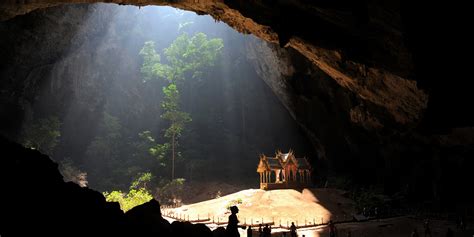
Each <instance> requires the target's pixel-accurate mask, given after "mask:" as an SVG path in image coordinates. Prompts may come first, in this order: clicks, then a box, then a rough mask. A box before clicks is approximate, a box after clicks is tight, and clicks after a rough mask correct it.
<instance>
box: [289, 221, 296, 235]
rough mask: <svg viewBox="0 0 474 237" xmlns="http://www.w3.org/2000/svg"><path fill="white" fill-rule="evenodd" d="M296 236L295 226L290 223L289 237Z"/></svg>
mask: <svg viewBox="0 0 474 237" xmlns="http://www.w3.org/2000/svg"><path fill="white" fill-rule="evenodd" d="M296 236H297V234H296V226H295V223H294V222H291V226H290V237H296Z"/></svg>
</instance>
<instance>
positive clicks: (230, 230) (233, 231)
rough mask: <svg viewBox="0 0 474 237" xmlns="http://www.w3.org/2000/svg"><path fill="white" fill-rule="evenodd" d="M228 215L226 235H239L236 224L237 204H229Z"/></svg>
mask: <svg viewBox="0 0 474 237" xmlns="http://www.w3.org/2000/svg"><path fill="white" fill-rule="evenodd" d="M230 212H231V214H230V216H229V222H228V223H227V229H226V231H227V236H229V237H240V234H239V230H238V229H237V228H238V225H239V219H237V213H239V208H238V207H237V206H231V207H230Z"/></svg>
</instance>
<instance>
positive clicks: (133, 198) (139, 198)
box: [103, 188, 153, 212]
mask: <svg viewBox="0 0 474 237" xmlns="http://www.w3.org/2000/svg"><path fill="white" fill-rule="evenodd" d="M103 195H104V196H105V200H106V201H107V202H118V203H119V204H120V209H122V211H124V212H127V211H128V210H130V209H132V208H134V207H136V206H138V205H141V204H143V203H146V202H148V201H150V200H151V199H153V197H152V196H151V194H150V193H149V192H148V191H147V190H146V189H144V188H140V189H130V191H129V192H128V193H123V192H122V191H112V192H111V193H108V192H104V193H103Z"/></svg>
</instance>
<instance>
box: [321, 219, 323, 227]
mask: <svg viewBox="0 0 474 237" xmlns="http://www.w3.org/2000/svg"><path fill="white" fill-rule="evenodd" d="M322 224H323V218H322V217H321V225H322Z"/></svg>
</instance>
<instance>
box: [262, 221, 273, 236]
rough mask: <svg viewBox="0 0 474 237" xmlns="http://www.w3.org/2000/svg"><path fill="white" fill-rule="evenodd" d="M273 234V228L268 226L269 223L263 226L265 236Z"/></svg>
mask: <svg viewBox="0 0 474 237" xmlns="http://www.w3.org/2000/svg"><path fill="white" fill-rule="evenodd" d="M270 236H272V229H271V227H269V226H268V224H266V225H265V227H263V237H270Z"/></svg>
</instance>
